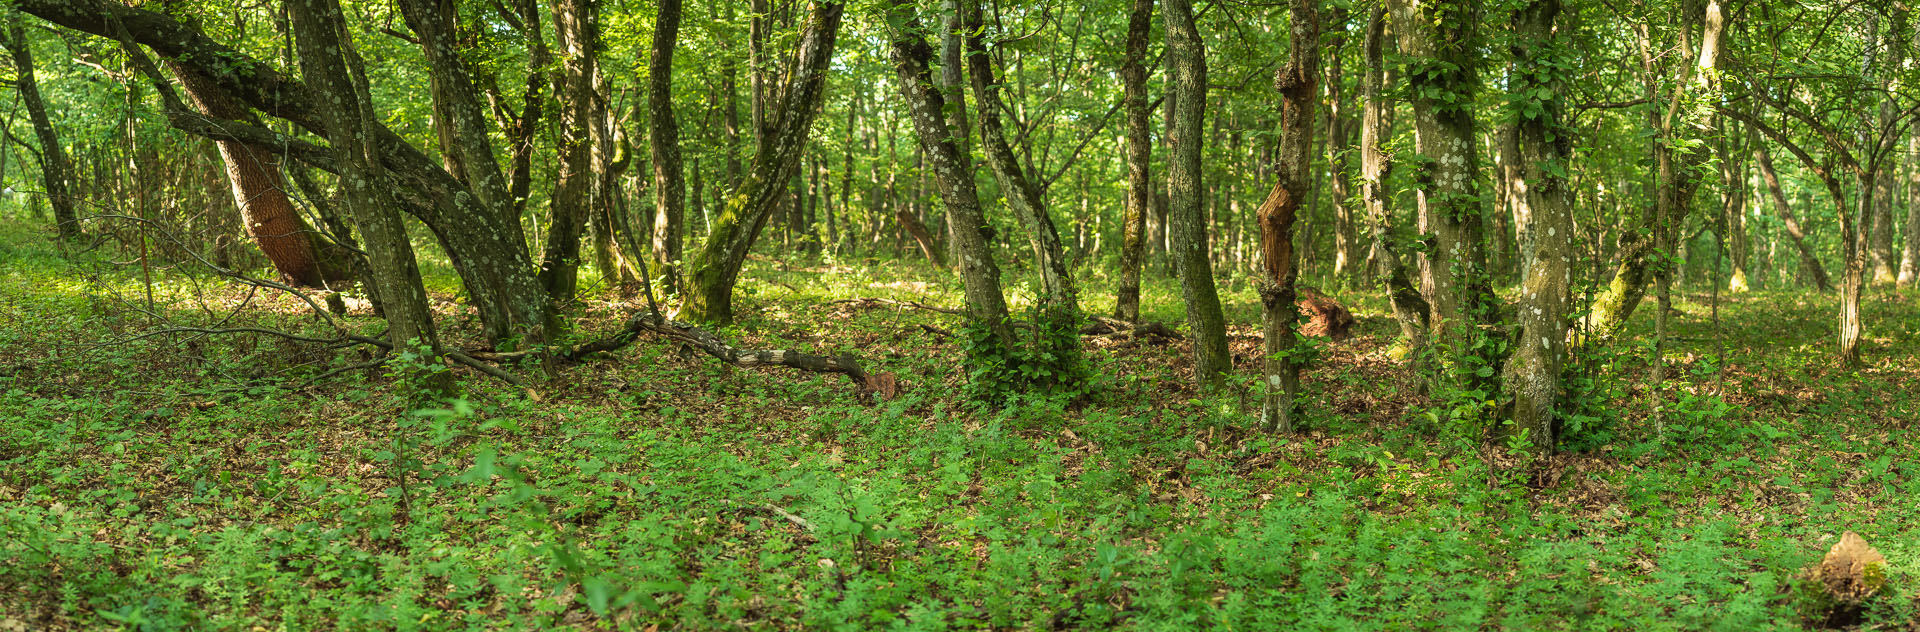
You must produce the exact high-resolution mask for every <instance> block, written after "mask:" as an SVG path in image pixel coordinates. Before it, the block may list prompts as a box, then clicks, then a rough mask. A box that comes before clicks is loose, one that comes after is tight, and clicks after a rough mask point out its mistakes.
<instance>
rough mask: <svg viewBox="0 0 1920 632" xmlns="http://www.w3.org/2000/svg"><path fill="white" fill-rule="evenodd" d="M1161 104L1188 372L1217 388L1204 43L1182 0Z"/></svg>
mask: <svg viewBox="0 0 1920 632" xmlns="http://www.w3.org/2000/svg"><path fill="white" fill-rule="evenodd" d="M1162 6H1164V7H1165V8H1166V11H1165V13H1166V23H1167V104H1166V107H1167V108H1168V112H1169V113H1170V117H1171V125H1169V126H1168V127H1167V203H1168V207H1167V224H1168V228H1169V229H1170V233H1171V234H1170V235H1169V236H1170V238H1171V241H1172V243H1171V244H1170V246H1169V253H1168V255H1169V257H1170V258H1171V259H1173V263H1174V266H1173V269H1174V271H1175V272H1176V273H1178V274H1179V275H1180V291H1181V295H1182V296H1183V298H1185V299H1186V304H1187V324H1188V325H1189V326H1190V327H1192V328H1193V360H1194V362H1193V374H1194V378H1195V379H1196V380H1198V381H1199V384H1200V388H1201V390H1202V391H1206V392H1216V391H1220V390H1222V389H1224V388H1225V387H1226V385H1227V375H1228V374H1229V373H1232V372H1233V358H1232V356H1229V355H1228V354H1227V319H1226V314H1225V313H1223V312H1222V311H1221V309H1220V295H1219V293H1218V292H1217V290H1216V289H1215V287H1214V283H1213V266H1212V264H1211V263H1210V262H1211V261H1212V257H1210V256H1208V254H1207V251H1208V247H1209V245H1208V243H1207V218H1206V212H1205V208H1204V207H1203V204H1204V202H1205V199H1206V191H1205V190H1204V189H1202V188H1201V183H1200V180H1201V173H1202V170H1201V168H1200V154H1201V149H1203V148H1204V145H1205V143H1206V141H1205V139H1204V138H1202V133H1203V131H1204V130H1205V129H1206V126H1205V123H1206V116H1207V59H1206V54H1207V51H1206V44H1205V43H1204V42H1202V41H1201V40H1200V30H1199V29H1198V28H1196V27H1195V26H1194V23H1193V4H1192V2H1190V1H1189V0H1166V2H1164V3H1163V4H1162Z"/></svg>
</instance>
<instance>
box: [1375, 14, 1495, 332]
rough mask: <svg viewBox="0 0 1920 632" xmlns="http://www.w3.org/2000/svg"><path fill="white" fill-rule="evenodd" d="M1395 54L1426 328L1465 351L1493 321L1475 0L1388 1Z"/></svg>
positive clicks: (1477, 15) (1477, 17)
mask: <svg viewBox="0 0 1920 632" xmlns="http://www.w3.org/2000/svg"><path fill="white" fill-rule="evenodd" d="M1387 6H1388V9H1389V10H1390V11H1391V12H1392V13H1393V17H1394V32H1395V34H1396V35H1397V36H1398V38H1399V40H1400V41H1399V43H1400V53H1401V54H1402V55H1405V56H1406V57H1407V59H1408V62H1407V64H1408V68H1407V77H1406V83H1407V89H1408V92H1409V94H1410V96H1409V100H1410V101H1411V102H1412V104H1413V120H1414V128H1415V134H1414V151H1416V152H1418V154H1419V156H1420V163H1419V167H1418V168H1419V172H1418V173H1417V174H1415V176H1414V181H1415V182H1416V183H1417V184H1416V189H1415V190H1416V193H1417V196H1416V197H1415V200H1416V202H1417V203H1418V205H1419V211H1420V216H1421V217H1422V218H1424V219H1425V220H1426V222H1427V226H1428V227H1429V228H1431V229H1432V230H1433V239H1434V242H1433V248H1432V250H1431V254H1429V255H1428V256H1429V259H1430V261H1429V263H1428V265H1427V274H1428V275H1429V276H1430V277H1431V278H1432V281H1433V283H1432V286H1433V289H1432V294H1431V295H1429V296H1428V297H1427V302H1428V303H1429V306H1430V309H1431V312H1432V313H1431V314H1430V315H1429V318H1428V320H1429V322H1428V325H1429V326H1430V327H1432V328H1434V329H1435V330H1436V333H1438V334H1440V335H1441V336H1442V338H1443V339H1447V340H1451V341H1454V342H1455V343H1456V344H1455V346H1456V348H1457V349H1459V350H1461V351H1462V352H1465V351H1466V346H1464V345H1461V344H1459V343H1462V342H1464V341H1465V340H1466V339H1467V332H1469V331H1472V330H1473V329H1475V328H1476V327H1478V326H1480V325H1483V324H1489V323H1491V322H1493V321H1494V320H1495V318H1496V316H1495V314H1494V308H1493V289H1492V282H1491V279H1490V278H1489V277H1488V275H1487V273H1486V268H1487V266H1486V249H1485V245H1484V241H1485V240H1484V236H1483V232H1484V231H1483V230H1482V228H1481V212H1480V199H1481V198H1480V195H1481V192H1480V176H1479V170H1480V154H1479V152H1478V151H1476V150H1475V144H1476V142H1477V141H1478V140H1479V136H1478V129H1477V122H1476V120H1475V117H1474V114H1473V93H1474V90H1476V89H1477V88H1478V82H1479V74H1478V73H1479V61H1480V60H1479V52H1478V46H1479V39H1478V37H1477V34H1476V31H1475V29H1476V28H1477V26H1478V22H1479V19H1480V15H1481V11H1480V6H1479V4H1478V2H1476V0H1424V1H1423V0H1391V1H1390V2H1388V3H1387Z"/></svg>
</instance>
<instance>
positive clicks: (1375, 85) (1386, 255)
mask: <svg viewBox="0 0 1920 632" xmlns="http://www.w3.org/2000/svg"><path fill="white" fill-rule="evenodd" d="M1386 30H1387V10H1386V8H1385V7H1384V6H1380V7H1376V8H1374V9H1373V15H1372V17H1371V18H1370V19H1368V20H1367V35H1366V38H1365V40H1364V42H1363V44H1362V47H1363V48H1364V49H1365V54H1366V59H1367V76H1366V81H1365V83H1364V84H1362V93H1361V97H1362V102H1363V104H1362V106H1361V107H1362V110H1361V113H1360V199H1361V203H1362V204H1364V205H1365V206H1366V209H1367V226H1368V231H1369V232H1370V233H1372V237H1373V247H1374V249H1375V250H1376V251H1377V252H1378V255H1377V256H1375V260H1376V261H1377V262H1378V264H1379V267H1378V269H1377V270H1376V271H1375V274H1376V276H1377V277H1378V279H1379V282H1380V284H1381V285H1382V286H1385V287H1386V290H1387V302H1388V304H1389V305H1391V306H1392V307H1393V320H1394V322H1397V323H1399V324H1400V335H1401V337H1404V338H1406V340H1407V350H1408V353H1407V357H1408V359H1410V360H1412V359H1417V358H1418V357H1419V354H1420V352H1421V351H1422V350H1423V349H1425V348H1426V346H1427V313H1428V306H1427V301H1426V299H1425V298H1422V297H1421V296H1420V291H1419V290H1417V289H1415V288H1414V286H1413V277H1412V274H1411V273H1410V272H1409V271H1408V270H1407V265H1406V263H1405V260H1404V259H1402V258H1401V256H1400V252H1399V246H1398V244H1399V243H1401V242H1399V241H1396V240H1395V239H1394V237H1393V211H1392V209H1391V208H1390V207H1389V206H1388V205H1389V203H1390V202H1391V201H1392V194H1391V193H1389V192H1387V190H1386V183H1387V175H1388V174H1389V173H1390V172H1392V171H1393V161H1392V160H1391V159H1390V158H1389V157H1388V154H1387V152H1386V149H1385V147H1384V146H1383V144H1384V143H1385V142H1386V140H1387V139H1388V138H1389V137H1391V136H1392V135H1393V134H1392V130H1390V129H1388V126H1389V123H1388V120H1387V116H1388V115H1389V114H1390V113H1391V112H1392V111H1393V104H1392V103H1389V102H1388V101H1387V98H1386V94H1385V92H1386V78H1387V65H1386V54H1385V50H1384V49H1385V46H1386Z"/></svg>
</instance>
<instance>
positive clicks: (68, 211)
mask: <svg viewBox="0 0 1920 632" xmlns="http://www.w3.org/2000/svg"><path fill="white" fill-rule="evenodd" d="M7 51H8V52H10V53H12V54H13V70H14V76H15V79H14V90H16V91H17V92H18V93H19V94H20V101H21V102H22V103H24V104H25V105H26V106H27V118H28V119H30V120H31V121H33V133H34V136H35V137H37V138H38V139H39V141H40V183H41V186H44V187H46V189H47V202H48V203H50V204H52V205H53V223H54V227H55V229H57V230H58V231H59V232H60V238H61V239H78V238H80V232H81V231H80V218H79V216H78V215H76V214H75V213H74V211H73V197H72V196H71V195H70V194H69V189H70V188H71V186H72V182H73V165H72V164H70V163H68V162H67V150H66V148H65V147H63V146H62V145H61V144H60V133H59V132H58V131H56V130H54V129H53V120H52V119H49V118H47V105H46V101H44V100H42V99H41V97H40V82H39V81H37V80H35V79H34V73H33V47H32V46H31V45H30V44H29V42H28V41H27V37H26V34H25V32H24V31H23V30H22V28H21V26H20V21H19V20H18V19H15V20H13V21H12V22H11V23H9V24H8V25H7Z"/></svg>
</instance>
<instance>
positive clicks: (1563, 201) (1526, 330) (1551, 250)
mask: <svg viewBox="0 0 1920 632" xmlns="http://www.w3.org/2000/svg"><path fill="white" fill-rule="evenodd" d="M1560 12H1561V4H1560V0H1533V2H1531V3H1529V4H1528V5H1527V6H1526V7H1524V8H1522V9H1521V10H1519V11H1518V12H1516V13H1515V15H1514V34H1515V35H1516V37H1515V38H1514V39H1513V42H1514V44H1513V57H1514V70H1515V72H1514V73H1513V76H1514V78H1515V85H1514V86H1513V87H1512V89H1511V90H1510V94H1513V95H1516V96H1514V97H1513V98H1514V99H1515V100H1518V101H1522V102H1526V101H1533V102H1534V103H1532V104H1528V105H1527V106H1525V107H1517V108H1516V111H1519V112H1538V114H1536V115H1532V116H1525V115H1523V116H1521V117H1520V120H1519V121H1517V122H1516V124H1515V128H1514V130H1513V132H1514V137H1515V143H1516V147H1515V149H1516V150H1517V152H1516V157H1517V158H1518V159H1519V160H1518V162H1517V163H1516V164H1515V166H1516V167H1517V169H1516V170H1515V171H1516V173H1515V174H1514V175H1515V178H1514V179H1513V180H1512V184H1513V190H1512V191H1511V192H1510V193H1509V195H1511V197H1510V198H1509V201H1510V202H1511V203H1512V204H1513V205H1514V206H1513V209H1514V215H1513V217H1514V221H1515V224H1516V225H1517V226H1519V227H1523V230H1522V232H1521V234H1523V235H1527V239H1525V240H1523V241H1521V242H1520V244H1519V246H1520V251H1519V254H1520V265H1519V270H1520V271H1521V279H1520V296H1519V299H1520V301H1519V302H1520V305H1519V307H1520V309H1519V310H1518V316H1519V325H1520V332H1519V335H1518V336H1517V337H1516V338H1515V340H1514V350H1513V355H1512V356H1510V357H1509V358H1508V360H1507V364H1506V367H1505V369H1504V372H1503V375H1502V379H1503V381H1504V388H1505V390H1506V392H1507V395H1509V396H1511V397H1512V398H1513V400H1512V402H1513V403H1512V409H1511V410H1512V419H1513V429H1512V431H1513V432H1514V433H1517V434H1522V436H1524V437H1525V438H1527V439H1528V440H1529V441H1530V443H1531V444H1532V446H1533V447H1534V449H1535V451H1536V452H1539V453H1542V454H1551V453H1553V449H1554V423H1553V421H1554V409H1555V407H1556V404H1557V403H1558V401H1559V399H1560V395H1561V393H1562V392H1563V388H1562V385H1561V380H1560V371H1561V368H1562V367H1563V366H1564V365H1565V363H1566V360H1567V330H1568V328H1569V326H1570V325H1571V322H1570V321H1569V318H1570V316H1571V314H1572V311H1573V294H1572V289H1571V286H1570V282H1571V280H1572V275H1573V265H1572V264H1573V200H1572V197H1573V194H1572V191H1570V190H1568V185H1567V178H1566V173H1567V164H1568V161H1569V159H1570V158H1571V157H1572V154H1573V147H1572V145H1573V143H1572V138H1571V134H1569V133H1568V130H1567V129H1566V128H1565V127H1564V125H1565V123H1564V122H1563V121H1562V120H1561V117H1562V113H1561V112H1562V108H1563V107H1564V99H1562V98H1561V96H1560V95H1562V94H1564V93H1565V91H1566V89H1567V87H1566V85H1565V81H1566V76H1565V74H1564V71H1560V70H1557V69H1556V68H1557V66H1556V65H1555V64H1556V62H1558V60H1557V59H1555V57H1554V56H1555V55H1556V51H1557V50H1558V46H1561V45H1562V44H1560V40H1562V39H1564V36H1563V35H1561V32H1560V31H1557V30H1556V29H1555V24H1554V23H1555V21H1556V20H1557V19H1558V18H1559V16H1560ZM1542 89H1544V91H1545V92H1546V94H1548V95H1551V96H1548V97H1545V98H1542V97H1540V94H1541V91H1542ZM1536 106H1537V107H1536Z"/></svg>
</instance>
